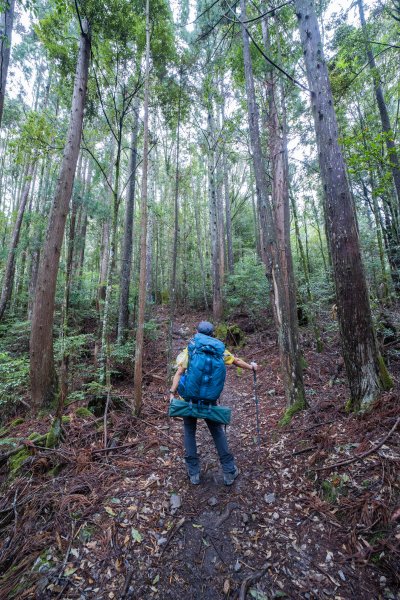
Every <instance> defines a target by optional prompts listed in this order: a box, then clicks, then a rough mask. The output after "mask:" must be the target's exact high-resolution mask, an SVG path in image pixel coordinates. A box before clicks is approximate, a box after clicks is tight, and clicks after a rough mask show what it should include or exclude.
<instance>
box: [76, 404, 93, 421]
mask: <svg viewBox="0 0 400 600" xmlns="http://www.w3.org/2000/svg"><path fill="white" fill-rule="evenodd" d="M75 415H76V416H77V417H79V418H81V419H93V417H94V415H93V413H92V412H91V411H90V410H89V409H88V408H85V407H84V406H80V407H79V408H77V409H76V411H75Z"/></svg>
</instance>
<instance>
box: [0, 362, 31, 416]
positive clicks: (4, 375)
mask: <svg viewBox="0 0 400 600" xmlns="http://www.w3.org/2000/svg"><path fill="white" fill-rule="evenodd" d="M28 379H29V358H28V356H21V357H16V356H12V355H11V354H9V353H8V352H0V409H1V414H2V417H4V416H6V415H7V414H8V413H9V411H10V409H11V407H12V406H13V405H15V403H16V400H17V398H18V396H22V395H23V394H24V393H25V392H26V389H27V387H28Z"/></svg>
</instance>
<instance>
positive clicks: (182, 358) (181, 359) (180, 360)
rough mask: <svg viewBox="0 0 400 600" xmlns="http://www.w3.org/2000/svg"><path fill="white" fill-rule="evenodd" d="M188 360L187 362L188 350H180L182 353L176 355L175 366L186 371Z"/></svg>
mask: <svg viewBox="0 0 400 600" xmlns="http://www.w3.org/2000/svg"><path fill="white" fill-rule="evenodd" d="M188 360H189V355H188V349H187V347H186V348H184V350H182V352H180V353H179V354H178V356H177V358H176V366H177V367H183V368H184V369H187V366H188Z"/></svg>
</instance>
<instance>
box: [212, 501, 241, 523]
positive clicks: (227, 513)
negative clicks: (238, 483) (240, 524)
mask: <svg viewBox="0 0 400 600" xmlns="http://www.w3.org/2000/svg"><path fill="white" fill-rule="evenodd" d="M236 508H239V504H237V502H228V504H227V507H226V509H225V510H224V512H223V513H222V515H221V516H220V518H219V519H218V520H217V522H216V523H215V525H214V527H213V529H214V528H217V527H221V525H222V523H224V522H225V521H226V520H227V519H229V517H230V514H231V512H232V511H233V510H235V509H236Z"/></svg>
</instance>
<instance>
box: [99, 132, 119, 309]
mask: <svg viewBox="0 0 400 600" xmlns="http://www.w3.org/2000/svg"><path fill="white" fill-rule="evenodd" d="M114 149H115V139H114V135H113V134H111V149H110V162H109V165H110V171H109V181H110V186H112V181H113V175H114ZM108 191H110V192H111V194H113V190H112V187H110V188H109V187H108V186H107V195H106V198H108ZM111 219H112V217H111ZM109 255H110V217H109V216H107V217H106V218H105V219H104V221H103V226H102V231H101V246H100V270H99V286H98V290H97V312H98V313H99V318H100V317H101V314H102V309H103V307H104V302H105V299H106V291H107V272H108V258H109Z"/></svg>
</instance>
